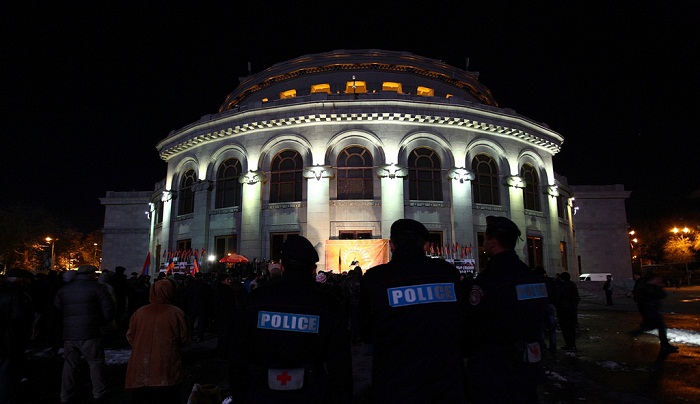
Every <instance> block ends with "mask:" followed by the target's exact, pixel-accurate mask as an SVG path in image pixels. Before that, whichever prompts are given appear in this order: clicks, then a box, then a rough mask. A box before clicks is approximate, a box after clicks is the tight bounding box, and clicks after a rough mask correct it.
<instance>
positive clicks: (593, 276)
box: [578, 272, 612, 282]
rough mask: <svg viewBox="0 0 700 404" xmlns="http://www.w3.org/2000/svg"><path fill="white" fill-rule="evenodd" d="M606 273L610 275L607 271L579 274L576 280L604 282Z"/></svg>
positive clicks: (606, 276)
mask: <svg viewBox="0 0 700 404" xmlns="http://www.w3.org/2000/svg"><path fill="white" fill-rule="evenodd" d="M608 275H611V276H612V274H610V273H609V272H598V273H590V274H581V276H579V277H578V280H579V281H581V282H588V281H592V282H605V281H606V280H607V278H608Z"/></svg>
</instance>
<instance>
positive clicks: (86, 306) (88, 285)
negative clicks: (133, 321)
mask: <svg viewBox="0 0 700 404" xmlns="http://www.w3.org/2000/svg"><path fill="white" fill-rule="evenodd" d="M54 305H55V306H56V308H57V309H58V310H60V311H61V312H62V313H63V339H64V340H85V339H92V338H98V337H101V336H102V335H103V327H104V326H106V325H107V324H108V323H109V322H110V321H112V320H113V319H114V316H115V311H116V301H115V300H114V298H113V297H112V295H110V293H109V291H108V290H107V288H106V287H105V286H104V285H102V284H100V283H98V282H97V279H95V278H94V277H93V276H92V275H91V274H77V275H76V276H75V279H73V280H72V281H70V282H68V283H67V284H65V285H64V286H63V287H61V289H59V290H58V293H56V299H55V300H54Z"/></svg>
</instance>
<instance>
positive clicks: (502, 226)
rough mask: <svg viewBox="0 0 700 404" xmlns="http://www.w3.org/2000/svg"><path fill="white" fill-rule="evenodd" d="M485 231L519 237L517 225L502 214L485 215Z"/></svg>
mask: <svg viewBox="0 0 700 404" xmlns="http://www.w3.org/2000/svg"><path fill="white" fill-rule="evenodd" d="M486 232H487V233H490V234H496V233H499V234H503V235H504V236H506V237H513V238H518V237H520V229H518V225H516V224H515V223H513V222H512V221H511V220H510V219H508V218H506V217H503V216H486Z"/></svg>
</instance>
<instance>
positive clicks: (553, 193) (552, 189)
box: [547, 184, 559, 198]
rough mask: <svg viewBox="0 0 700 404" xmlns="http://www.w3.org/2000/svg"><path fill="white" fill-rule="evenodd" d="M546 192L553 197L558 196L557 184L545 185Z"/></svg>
mask: <svg viewBox="0 0 700 404" xmlns="http://www.w3.org/2000/svg"><path fill="white" fill-rule="evenodd" d="M547 194H548V195H549V196H551V197H553V198H556V197H558V196H559V186H557V185H556V184H555V185H549V186H547Z"/></svg>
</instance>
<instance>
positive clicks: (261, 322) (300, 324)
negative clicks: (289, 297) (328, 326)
mask: <svg viewBox="0 0 700 404" xmlns="http://www.w3.org/2000/svg"><path fill="white" fill-rule="evenodd" d="M319 320H320V317H319V316H314V315H310V314H296V313H282V312H274V311H259V312H258V328H263V329H266V330H276V331H294V332H308V333H313V334H318V326H319Z"/></svg>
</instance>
